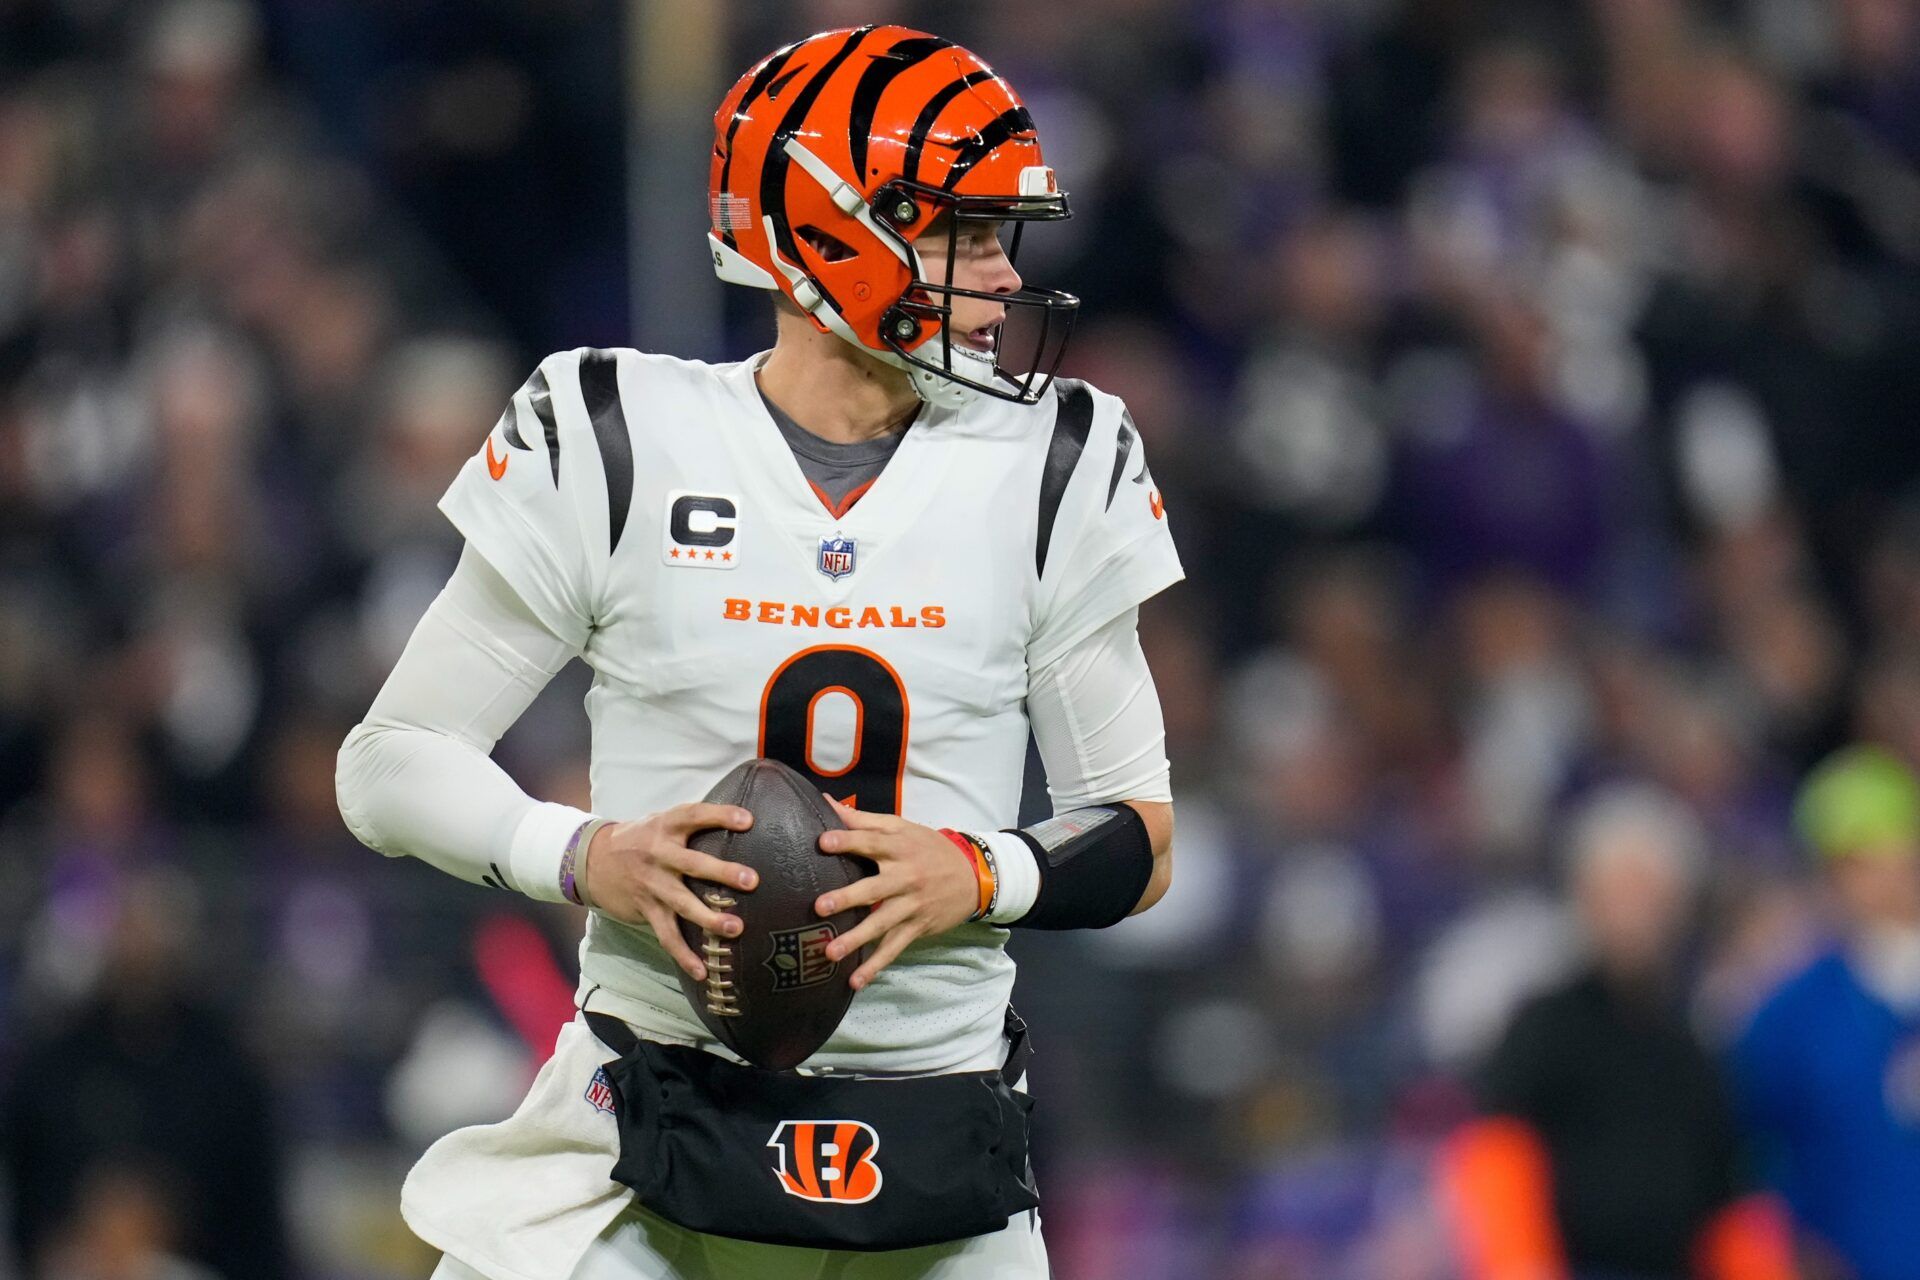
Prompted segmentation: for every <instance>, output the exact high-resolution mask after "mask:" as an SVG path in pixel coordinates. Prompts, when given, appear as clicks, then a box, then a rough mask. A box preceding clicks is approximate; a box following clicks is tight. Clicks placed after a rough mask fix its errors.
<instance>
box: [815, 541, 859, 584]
mask: <svg viewBox="0 0 1920 1280" xmlns="http://www.w3.org/2000/svg"><path fill="white" fill-rule="evenodd" d="M820 572H822V573H824V574H826V575H827V576H828V577H829V578H832V579H833V580H834V581H835V582H838V581H840V579H842V578H844V577H846V576H847V575H848V574H850V573H852V572H853V539H852V538H839V537H834V538H822V539H820Z"/></svg>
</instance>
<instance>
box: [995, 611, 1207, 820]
mask: <svg viewBox="0 0 1920 1280" xmlns="http://www.w3.org/2000/svg"><path fill="white" fill-rule="evenodd" d="M1138 623H1139V611H1138V610H1136V609H1129V610H1127V611H1126V612H1125V613H1123V614H1121V615H1120V616H1119V617H1117V618H1115V619H1114V620H1113V621H1112V622H1109V623H1108V624H1107V625H1106V626H1104V627H1102V628H1100V630H1098V631H1096V632H1094V633H1093V634H1092V635H1090V636H1088V637H1087V638H1086V639H1085V640H1082V641H1081V642H1080V643H1079V644H1077V645H1075V646H1074V647H1073V648H1071V649H1069V650H1067V652H1065V653H1064V654H1062V655H1060V657H1059V658H1057V659H1055V660H1054V661H1053V662H1051V663H1049V664H1048V665H1047V666H1046V667H1043V668H1042V669H1041V670H1039V671H1036V672H1034V673H1033V675H1032V676H1031V677H1030V678H1029V679H1028V682H1027V719H1028V720H1029V721H1030V722H1031V723H1032V725H1033V737H1034V741H1035V742H1037V743H1038V744H1039V746H1040V759H1041V761H1042V762H1043V763H1044V764H1045V765H1046V767H1047V793H1048V794H1049V795H1050V796H1052V797H1053V811H1054V812H1055V813H1065V812H1066V811H1067V810H1069V809H1082V808H1085V807H1086V806H1088V805H1090V804H1117V803H1119V802H1120V801H1122V800H1159V801H1162V802H1167V801H1171V800H1172V799H1173V792H1172V790H1171V789H1170V777H1169V773H1168V769H1167V728H1166V723H1165V721H1164V720H1162V718H1161V715H1160V695H1159V693H1158V691H1156V690H1155V689H1154V687H1153V672H1152V671H1150V670H1148V669H1147V655H1146V654H1144V653H1142V652H1141V650H1140V634H1139V630H1138Z"/></svg>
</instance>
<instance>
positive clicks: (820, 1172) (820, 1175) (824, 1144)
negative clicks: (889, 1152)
mask: <svg viewBox="0 0 1920 1280" xmlns="http://www.w3.org/2000/svg"><path fill="white" fill-rule="evenodd" d="M767 1145H768V1146H769V1147H772V1148H773V1172H774V1174H775V1175H776V1176H777V1177H778V1178H779V1179H780V1186H781V1187H782V1188H783V1189H784V1190H785V1191H786V1193H787V1194H788V1195H790V1196H799V1197H800V1198H801V1199H802V1200H812V1201H814V1202H815V1203H817V1204H865V1203H866V1202H867V1201H869V1200H871V1199H873V1198H874V1197H875V1196H877V1195H879V1194H880V1166H879V1165H877V1164H875V1163H874V1162H873V1157H874V1153H876V1152H877V1151H879V1150H880V1135H879V1134H877V1133H875V1132H874V1131H873V1126H872V1125H869V1124H865V1123H863V1122H861V1121H859V1120H782V1121H781V1122H780V1125H779V1127H778V1128H776V1129H775V1130H774V1131H773V1136H772V1137H771V1138H769V1139H767Z"/></svg>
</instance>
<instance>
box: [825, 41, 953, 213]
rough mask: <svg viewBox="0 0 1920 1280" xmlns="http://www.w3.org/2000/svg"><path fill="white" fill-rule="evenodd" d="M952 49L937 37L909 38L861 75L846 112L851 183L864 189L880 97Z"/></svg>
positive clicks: (869, 66) (888, 51) (887, 52)
mask: <svg viewBox="0 0 1920 1280" xmlns="http://www.w3.org/2000/svg"><path fill="white" fill-rule="evenodd" d="M951 48H953V41H951V40H942V39H941V38H940V37H939V36H909V37H908V38H907V39H905V40H902V41H901V42H900V43H899V44H896V45H894V46H893V48H891V49H889V50H887V51H886V52H885V53H882V54H877V55H876V56H875V57H874V59H873V61H872V62H870V63H868V64H867V69H866V70H865V71H862V72H861V73H860V83H858V84H856V85H855V86H854V87H853V106H852V107H851V108H850V110H849V112H848V125H849V133H850V134H851V138H852V142H853V181H854V183H855V185H857V186H861V187H864V186H866V172H867V145H868V143H869V142H871V141H872V137H871V135H872V133H873V116H874V112H876V111H878V110H879V109H880V95H881V94H883V93H885V92H886V91H887V87H888V86H889V85H891V84H892V83H893V82H894V81H895V80H897V79H898V78H899V77H900V76H901V75H902V74H903V73H905V72H906V71H908V70H909V69H911V68H913V67H917V66H919V65H920V64H921V63H923V62H925V61H926V60H927V59H928V58H931V57H932V56H933V55H934V54H936V53H938V52H940V51H941V50H942V49H951Z"/></svg>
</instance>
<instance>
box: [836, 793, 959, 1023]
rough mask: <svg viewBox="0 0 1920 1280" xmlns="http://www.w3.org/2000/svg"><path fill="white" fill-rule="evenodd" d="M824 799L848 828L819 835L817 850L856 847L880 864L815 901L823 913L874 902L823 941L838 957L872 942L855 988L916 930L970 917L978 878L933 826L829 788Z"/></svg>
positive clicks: (937, 929) (939, 929) (938, 929)
mask: <svg viewBox="0 0 1920 1280" xmlns="http://www.w3.org/2000/svg"><path fill="white" fill-rule="evenodd" d="M827 801H828V803H830V804H832V805H833V807H834V811H835V812H837V813H838V814H839V815H840V821H842V822H844V823H846V824H847V829H846V830H845V831H829V832H827V833H826V834H824V835H822V836H821V837H820V851H821V852H822V853H836V854H837V853H857V854H859V855H860V856H861V857H863V858H869V859H872V861H873V863H874V865H875V866H877V867H878V868H879V871H878V872H877V873H876V874H874V875H870V876H867V877H865V878H864V879H861V880H858V881H855V882H854V883H853V884H851V885H848V886H847V887H846V888H844V889H835V890H834V891H833V892H832V893H829V894H824V895H822V896H821V898H820V900H819V901H818V902H816V903H814V909H815V910H816V911H818V912H819V913H820V914H821V915H823V916H830V915H832V914H833V913H834V912H836V911H844V910H846V909H847V908H848V907H855V906H859V907H872V908H873V910H871V911H869V912H868V913H867V918H866V919H865V920H862V921H861V922H860V923H859V924H858V925H856V926H855V927H854V928H852V929H849V930H848V931H847V932H846V933H845V934H843V935H841V936H840V937H838V938H835V939H834V940H833V941H832V942H830V943H828V944H827V957H828V959H830V960H833V961H834V962H836V963H838V962H839V960H840V959H841V957H843V956H846V955H850V954H851V953H852V952H854V951H856V950H858V949H859V948H861V947H863V946H866V945H867V944H868V943H874V944H875V946H874V948H873V952H872V954H870V955H869V956H868V957H867V962H866V963H865V964H863V965H861V966H860V967H859V968H858V969H855V970H854V971H853V977H852V978H851V979H849V981H850V982H851V983H852V985H853V989H854V990H855V991H858V990H860V989H861V988H862V987H864V986H866V985H867V984H868V983H869V982H872V981H873V978H874V975H875V974H877V973H879V972H880V971H881V970H882V969H884V968H886V967H887V966H888V965H890V964H892V963H893V962H894V961H895V960H896V959H898V958H899V955H900V953H901V952H902V951H905V950H906V949H907V945H908V944H909V943H911V942H913V941H914V940H915V939H916V938H925V937H930V936H932V935H933V934H937V933H945V932H946V931H947V930H949V929H951V928H953V927H954V926H955V925H957V924H965V923H966V922H967V921H968V920H969V919H971V918H972V916H973V913H974V912H975V911H977V910H979V907H980V882H979V881H978V880H977V879H975V878H974V874H973V865H972V864H971V863H970V862H968V861H967V857H966V855H965V854H963V853H961V852H960V850H958V849H956V848H954V845H953V841H951V840H949V839H947V838H946V837H945V836H943V835H941V834H940V833H939V832H938V831H935V830H934V829H933V828H932V827H923V826H921V825H920V824H919V823H917V822H908V821H907V820H906V819H905V818H897V817H895V816H893V815H892V814H889V813H862V812H861V811H860V810H858V809H849V808H848V807H847V806H846V805H843V804H841V803H840V802H839V801H838V800H835V799H834V798H833V797H832V796H828V797H827Z"/></svg>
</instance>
